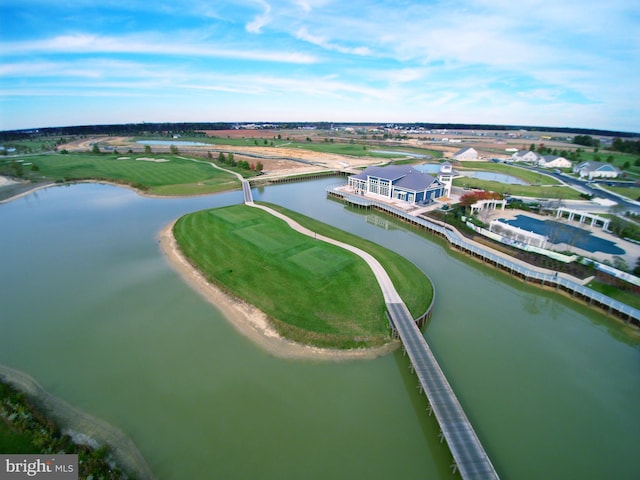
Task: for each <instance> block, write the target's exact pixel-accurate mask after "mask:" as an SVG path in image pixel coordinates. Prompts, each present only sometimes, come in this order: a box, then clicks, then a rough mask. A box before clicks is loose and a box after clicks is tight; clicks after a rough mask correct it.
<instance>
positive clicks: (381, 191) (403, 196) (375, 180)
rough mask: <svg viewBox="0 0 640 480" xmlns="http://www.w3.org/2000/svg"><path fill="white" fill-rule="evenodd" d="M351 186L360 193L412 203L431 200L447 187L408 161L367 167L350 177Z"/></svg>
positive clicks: (440, 194)
mask: <svg viewBox="0 0 640 480" xmlns="http://www.w3.org/2000/svg"><path fill="white" fill-rule="evenodd" d="M349 186H350V187H351V188H353V190H354V192H355V193H356V194H359V195H373V196H379V197H383V198H385V199H389V200H391V199H395V200H401V201H403V202H407V203H410V204H427V203H431V202H432V201H433V200H435V199H436V198H439V197H442V196H444V195H445V190H446V187H445V185H444V184H442V183H440V182H439V181H438V180H436V179H435V178H434V177H432V176H431V175H428V174H426V173H422V172H420V171H418V170H415V169H413V168H411V167H410V166H407V165H391V166H387V167H367V168H366V169H365V170H364V171H363V172H362V173H359V174H357V175H352V176H351V177H349Z"/></svg>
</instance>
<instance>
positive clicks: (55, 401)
mask: <svg viewBox="0 0 640 480" xmlns="http://www.w3.org/2000/svg"><path fill="white" fill-rule="evenodd" d="M0 379H1V380H2V381H3V382H6V383H9V384H10V385H12V386H13V387H14V388H16V389H17V390H19V391H21V392H23V393H24V394H25V395H26V396H27V397H28V398H29V399H31V400H32V401H33V402H34V404H35V405H36V406H37V407H38V408H39V409H40V410H41V411H42V413H43V414H45V415H46V416H47V417H48V418H51V419H53V420H54V421H55V422H56V424H57V425H58V426H59V427H60V429H61V430H62V431H63V433H68V434H69V435H70V436H71V437H72V438H73V439H74V441H75V442H78V443H85V444H89V445H92V446H95V443H96V442H97V444H100V445H104V444H106V445H108V446H109V447H110V449H111V453H112V455H113V457H114V458H115V460H116V462H117V464H118V466H119V467H120V468H122V469H124V470H125V471H126V472H127V473H129V474H133V475H135V476H136V478H139V479H142V480H153V479H154V478H155V477H154V475H153V472H152V471H151V469H150V468H149V465H148V464H147V462H146V460H145V459H144V457H143V456H142V454H141V453H140V451H139V450H138V448H137V447H136V445H135V444H134V443H133V441H132V440H131V439H130V438H129V437H128V436H127V435H125V434H124V433H123V432H122V431H120V430H119V429H117V428H116V427H114V426H113V425H110V424H108V423H107V422H104V421H102V420H100V419H98V418H96V417H93V416H91V415H89V414H87V413H85V412H82V411H80V410H78V409H77V408H75V407H72V406H71V405H69V404H68V403H67V402H65V401H64V400H62V399H60V398H58V397H56V396H54V395H52V394H50V393H49V392H47V391H46V390H45V389H44V388H42V386H40V384H39V383H38V382H37V381H36V380H34V379H33V378H32V377H30V376H29V375H27V374H26V373H24V372H21V371H19V370H15V369H13V368H10V367H7V366H5V365H0Z"/></svg>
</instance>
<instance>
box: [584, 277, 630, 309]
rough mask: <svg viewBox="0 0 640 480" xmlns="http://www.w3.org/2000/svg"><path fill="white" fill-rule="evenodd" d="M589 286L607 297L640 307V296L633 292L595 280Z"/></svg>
mask: <svg viewBox="0 0 640 480" xmlns="http://www.w3.org/2000/svg"><path fill="white" fill-rule="evenodd" d="M587 287H589V288H591V289H593V290H595V291H596V292H600V293H602V294H603V295H606V296H607V297H611V298H613V299H615V300H618V301H619V302H622V303H625V304H627V305H629V306H631V307H633V308H640V296H638V295H635V294H634V293H632V292H625V291H624V290H620V289H619V288H616V287H613V286H611V285H607V284H605V283H602V282H599V281H597V280H593V281H591V282H589V284H588V285H587Z"/></svg>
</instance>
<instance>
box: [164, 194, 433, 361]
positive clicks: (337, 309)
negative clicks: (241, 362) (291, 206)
mask: <svg viewBox="0 0 640 480" xmlns="http://www.w3.org/2000/svg"><path fill="white" fill-rule="evenodd" d="M269 206H270V207H271V208H273V209H276V210H278V211H280V212H282V213H285V214H286V215H288V216H290V217H291V218H293V219H294V220H296V221H297V222H298V223H300V224H301V225H303V226H305V227H307V228H309V229H310V230H312V231H314V232H316V233H317V234H319V235H325V236H327V237H331V238H334V239H336V240H339V241H342V242H344V243H348V244H350V245H353V246H356V247H358V248H361V249H362V250H365V251H367V252H368V253H370V254H371V255H373V256H374V257H375V258H376V259H377V260H378V261H379V262H380V263H381V264H382V265H383V267H384V268H385V270H386V271H387V272H388V274H389V276H390V277H391V279H392V281H393V283H394V285H395V286H396V289H397V290H398V292H399V293H400V295H401V297H402V298H403V300H404V301H405V303H406V304H407V307H408V308H409V310H410V312H411V313H412V315H413V316H414V318H418V317H420V316H421V315H422V314H424V313H425V312H426V311H427V310H428V308H429V306H430V305H431V302H432V299H433V293H434V292H433V286H432V284H431V282H430V280H429V279H428V277H426V276H425V274H424V273H423V272H422V271H420V269H418V268H417V267H416V266H415V265H414V264H412V263H411V262H409V261H408V260H406V259H404V258H403V257H401V256H400V255H398V254H396V253H394V252H391V251H390V250H387V249H386V248H383V247H381V246H379V245H376V244H374V243H373V242H370V241H367V240H364V239H361V238H358V237H356V236H355V235H351V234H348V233H346V232H344V231H341V230H339V229H336V228H334V227H331V226H329V225H326V224H323V223H322V222H318V221H315V220H313V219H311V218H309V217H305V216H304V215H300V214H297V213H295V212H292V211H289V210H287V209H284V208H282V207H278V206H276V205H269ZM174 235H175V238H176V240H177V242H178V245H179V246H180V249H181V250H182V252H183V254H184V255H185V256H186V257H187V258H188V259H189V260H190V262H191V263H192V264H193V265H194V266H195V267H196V268H197V269H198V270H200V271H201V272H202V273H203V274H204V276H205V277H206V278H207V280H208V281H210V282H212V283H214V284H215V285H216V286H218V287H219V288H221V289H223V290H224V291H225V292H227V293H230V294H232V295H234V296H236V297H239V298H241V299H243V300H245V301H247V302H249V303H251V304H252V305H254V306H256V307H257V308H259V309H260V310H261V311H263V312H264V313H265V314H266V315H267V316H268V317H269V318H270V320H271V322H272V324H273V326H274V327H275V328H276V329H277V331H278V332H279V333H280V334H281V335H282V336H284V337H286V338H289V339H291V340H294V341H297V342H302V343H306V344H310V345H314V346H319V347H330V348H342V349H344V348H363V347H376V346H380V345H383V344H385V343H388V342H389V341H391V337H390V330H389V324H388V321H387V319H386V315H385V312H386V307H385V302H384V298H383V295H382V291H381V290H380V287H379V285H378V283H377V281H376V278H375V276H374V274H373V272H372V271H371V269H370V267H369V266H368V265H367V264H366V262H365V261H364V260H363V259H361V258H360V257H358V256H357V255H355V254H354V253H352V252H348V251H347V250H344V249H342V248H340V247H337V246H335V245H330V244H328V243H325V242H322V241H318V240H316V239H314V238H312V237H309V236H306V235H303V234H301V233H298V232H296V231H294V230H292V229H291V228H290V227H289V226H288V225H287V224H286V223H285V222H284V221H282V220H280V219H278V218H276V217H274V216H273V215H270V214H268V213H266V212H264V211H262V210H259V209H255V208H251V207H248V206H245V205H233V206H230V207H223V208H216V209H211V210H204V211H200V212H195V213H190V214H187V215H185V216H183V217H182V218H180V219H179V220H178V221H177V222H176V224H175V226H174Z"/></svg>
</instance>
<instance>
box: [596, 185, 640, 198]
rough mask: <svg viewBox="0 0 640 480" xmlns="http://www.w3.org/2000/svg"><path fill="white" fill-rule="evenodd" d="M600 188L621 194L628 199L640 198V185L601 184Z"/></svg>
mask: <svg viewBox="0 0 640 480" xmlns="http://www.w3.org/2000/svg"><path fill="white" fill-rule="evenodd" d="M600 188H602V189H603V190H608V191H610V192H613V193H617V194H618V195H622V196H623V197H626V198H628V199H630V200H640V187H628V188H627V187H610V186H608V185H607V186H604V185H602V184H601V185H600Z"/></svg>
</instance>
